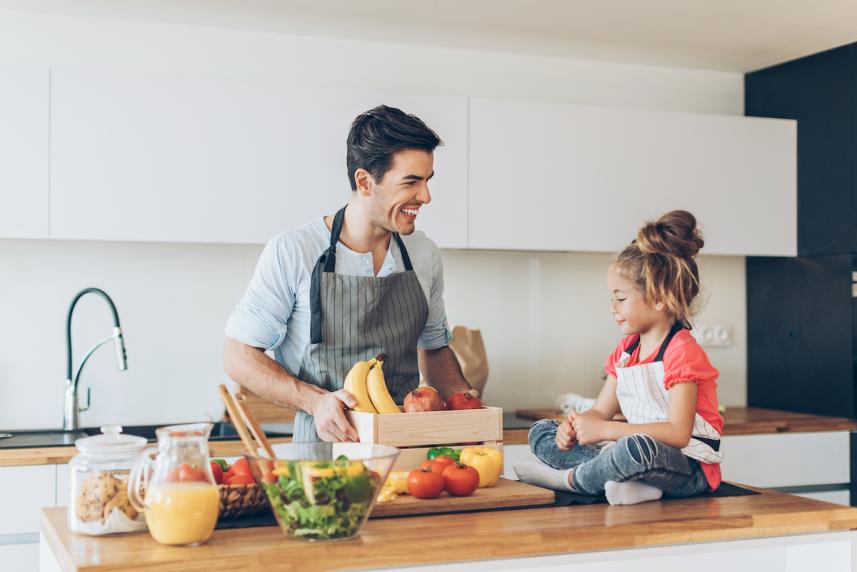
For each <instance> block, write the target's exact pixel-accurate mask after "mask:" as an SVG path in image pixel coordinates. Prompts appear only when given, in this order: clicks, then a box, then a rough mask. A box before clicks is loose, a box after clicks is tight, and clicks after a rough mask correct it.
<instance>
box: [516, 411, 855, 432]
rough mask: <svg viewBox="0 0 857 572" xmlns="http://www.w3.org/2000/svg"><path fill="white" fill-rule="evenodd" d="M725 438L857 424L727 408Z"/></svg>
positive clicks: (534, 414)
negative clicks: (727, 436)
mask: <svg viewBox="0 0 857 572" xmlns="http://www.w3.org/2000/svg"><path fill="white" fill-rule="evenodd" d="M515 413H517V414H518V416H519V417H529V418H533V419H544V418H549V417H553V418H556V419H564V418H565V416H563V415H562V414H557V413H556V412H555V410H553V409H550V408H542V409H538V408H536V409H516V410H515ZM723 420H724V421H725V424H724V426H723V434H724V435H758V434H764V433H785V432H793V433H807V432H814V431H855V430H857V421H854V420H851V419H846V418H844V417H825V416H821V415H810V414H808V413H793V412H791V411H777V410H775V409H760V408H758V407H727V408H726V411H725V412H724V413H723Z"/></svg>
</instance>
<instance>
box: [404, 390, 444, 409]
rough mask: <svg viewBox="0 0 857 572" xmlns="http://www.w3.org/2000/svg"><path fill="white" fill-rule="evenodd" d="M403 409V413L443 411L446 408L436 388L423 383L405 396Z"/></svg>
mask: <svg viewBox="0 0 857 572" xmlns="http://www.w3.org/2000/svg"><path fill="white" fill-rule="evenodd" d="M404 409H405V413H419V412H420V411H443V410H444V409H446V403H444V402H443V399H441V397H440V395H439V394H438V392H437V390H436V389H434V388H433V387H428V386H425V385H424V386H421V387H418V388H416V389H415V390H413V391H412V392H410V393H409V394H407V395H406V396H405V402H404Z"/></svg>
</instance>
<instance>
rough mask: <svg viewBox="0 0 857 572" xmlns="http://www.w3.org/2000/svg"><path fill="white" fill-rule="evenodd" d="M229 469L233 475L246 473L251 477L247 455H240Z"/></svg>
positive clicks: (251, 471) (251, 472)
mask: <svg viewBox="0 0 857 572" xmlns="http://www.w3.org/2000/svg"><path fill="white" fill-rule="evenodd" d="M229 470H230V471H232V474H233V475H247V476H250V477H252V476H253V470H252V469H251V468H250V461H248V460H247V457H241V458H240V459H238V460H237V461H235V462H234V463H232V466H231V467H229Z"/></svg>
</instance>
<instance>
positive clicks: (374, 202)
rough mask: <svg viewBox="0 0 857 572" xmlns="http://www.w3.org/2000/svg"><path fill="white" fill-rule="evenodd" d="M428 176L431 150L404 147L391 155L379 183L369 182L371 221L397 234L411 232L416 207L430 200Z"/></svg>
mask: <svg viewBox="0 0 857 572" xmlns="http://www.w3.org/2000/svg"><path fill="white" fill-rule="evenodd" d="M432 176H434V154H433V153H430V152H428V151H422V150H419V149H404V150H402V151H399V152H398V153H396V154H395V155H393V164H392V166H391V167H390V170H389V171H387V172H386V173H385V174H384V178H383V179H382V180H381V182H380V183H376V182H374V181H373V182H371V183H370V184H371V185H372V189H371V195H370V197H369V200H370V201H371V202H370V209H369V212H370V216H371V217H372V223H373V224H374V225H375V226H379V227H381V228H384V229H385V230H387V231H389V232H397V233H399V234H401V235H408V234H411V233H412V232H414V230H415V228H416V226H415V221H416V220H417V215H418V214H419V210H420V207H422V206H423V205H427V204H428V203H430V202H431V194H430V193H429V188H428V181H429V179H431V178H432ZM370 180H371V177H370Z"/></svg>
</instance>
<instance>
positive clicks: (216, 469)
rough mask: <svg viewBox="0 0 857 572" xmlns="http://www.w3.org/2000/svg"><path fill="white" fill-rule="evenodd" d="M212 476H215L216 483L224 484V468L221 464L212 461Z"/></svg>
mask: <svg viewBox="0 0 857 572" xmlns="http://www.w3.org/2000/svg"><path fill="white" fill-rule="evenodd" d="M211 474H212V475H214V482H215V483H217V484H218V485H222V484H223V468H222V467H221V466H220V464H219V463H215V462H214V461H211Z"/></svg>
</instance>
